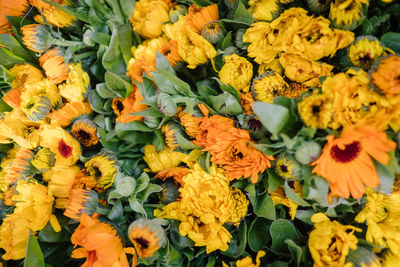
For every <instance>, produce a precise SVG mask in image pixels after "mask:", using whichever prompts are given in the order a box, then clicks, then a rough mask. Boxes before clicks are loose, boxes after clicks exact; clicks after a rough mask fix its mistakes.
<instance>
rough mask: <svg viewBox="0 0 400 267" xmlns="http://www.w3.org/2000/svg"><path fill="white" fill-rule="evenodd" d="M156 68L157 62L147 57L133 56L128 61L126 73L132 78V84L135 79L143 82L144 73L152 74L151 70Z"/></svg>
mask: <svg viewBox="0 0 400 267" xmlns="http://www.w3.org/2000/svg"><path fill="white" fill-rule="evenodd" d="M155 70H156V64H155V62H153V61H149V60H148V59H146V58H138V59H134V58H131V59H130V60H129V63H128V67H127V72H126V75H127V76H129V77H130V78H131V81H132V84H135V81H139V82H143V73H144V72H145V73H146V74H147V75H149V76H151V73H150V72H151V71H155Z"/></svg>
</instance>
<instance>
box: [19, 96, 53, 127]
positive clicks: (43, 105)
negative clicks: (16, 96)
mask: <svg viewBox="0 0 400 267" xmlns="http://www.w3.org/2000/svg"><path fill="white" fill-rule="evenodd" d="M21 106H22V110H23V111H24V113H25V115H26V117H27V118H28V120H30V121H40V120H42V119H44V118H45V117H46V116H47V115H48V114H49V112H50V109H51V103H50V100H49V99H48V98H47V97H45V96H41V95H35V96H32V97H31V98H29V99H24V101H23V102H22V105H21Z"/></svg>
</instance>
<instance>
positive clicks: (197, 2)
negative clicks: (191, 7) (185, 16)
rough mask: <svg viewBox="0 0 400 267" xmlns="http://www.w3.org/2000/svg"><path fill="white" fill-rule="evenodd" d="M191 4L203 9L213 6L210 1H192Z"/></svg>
mask: <svg viewBox="0 0 400 267" xmlns="http://www.w3.org/2000/svg"><path fill="white" fill-rule="evenodd" d="M193 3H194V4H196V6H199V7H205V6H209V5H212V4H214V3H213V2H211V1H210V0H193Z"/></svg>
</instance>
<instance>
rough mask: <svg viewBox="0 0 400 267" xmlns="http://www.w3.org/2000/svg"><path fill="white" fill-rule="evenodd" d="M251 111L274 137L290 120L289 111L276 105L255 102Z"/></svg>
mask: <svg viewBox="0 0 400 267" xmlns="http://www.w3.org/2000/svg"><path fill="white" fill-rule="evenodd" d="M253 111H254V114H256V116H257V117H258V119H259V120H260V122H261V123H262V124H263V125H264V127H265V128H266V129H267V130H268V131H270V132H271V133H272V134H274V135H277V134H279V132H280V131H281V130H282V129H283V127H285V125H286V123H287V122H288V120H289V118H290V114H289V110H288V109H287V108H286V107H283V106H281V105H277V104H270V103H264V102H255V103H253Z"/></svg>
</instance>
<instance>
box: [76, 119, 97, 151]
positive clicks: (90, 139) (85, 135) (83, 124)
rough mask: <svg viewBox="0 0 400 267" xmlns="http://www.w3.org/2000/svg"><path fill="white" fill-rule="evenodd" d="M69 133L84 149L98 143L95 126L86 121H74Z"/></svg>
mask: <svg viewBox="0 0 400 267" xmlns="http://www.w3.org/2000/svg"><path fill="white" fill-rule="evenodd" d="M71 133H72V134H73V135H74V136H75V138H76V139H78V141H79V142H80V143H81V144H82V145H84V146H86V147H90V146H94V145H96V144H97V143H98V142H99V137H98V136H97V126H96V125H95V124H94V122H92V121H90V120H88V119H79V120H76V121H75V122H74V124H73V125H72V128H71Z"/></svg>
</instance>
